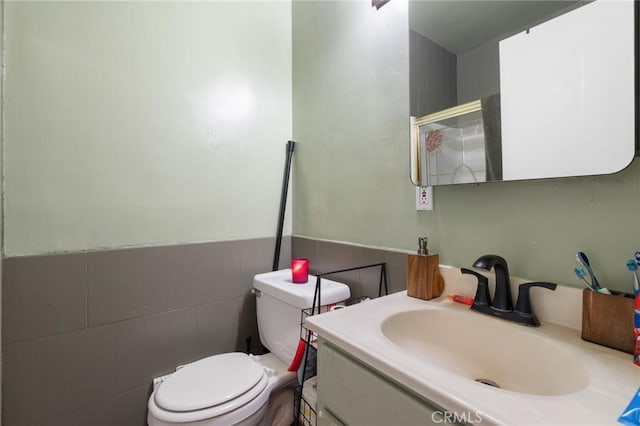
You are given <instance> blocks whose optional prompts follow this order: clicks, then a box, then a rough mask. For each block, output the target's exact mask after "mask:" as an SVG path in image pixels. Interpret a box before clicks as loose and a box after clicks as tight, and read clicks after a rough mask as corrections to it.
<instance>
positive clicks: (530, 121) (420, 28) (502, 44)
mask: <svg viewBox="0 0 640 426" xmlns="http://www.w3.org/2000/svg"><path fill="white" fill-rule="evenodd" d="M550 18H552V19H550ZM409 20H410V44H409V45H410V61H411V63H410V89H411V94H410V101H411V106H410V112H411V116H412V143H411V180H412V181H413V183H414V184H416V185H422V186H433V185H443V184H452V183H470V182H485V181H499V180H517V179H537V178H551V177H564V176H582V175H593V174H603V173H613V172H616V171H619V170H621V169H623V168H624V167H626V166H627V165H628V164H629V163H630V161H631V160H632V159H633V156H634V153H635V120H636V119H635V98H634V92H635V91H634V87H635V80H634V79H635V72H636V71H635V65H634V43H633V40H634V32H635V31H636V30H635V29H634V5H633V2H632V1H630V0H628V1H616V2H604V1H603V0H597V1H596V2H593V3H589V2H575V1H519V0H515V1H413V0H410V1H409ZM470 108H471V109H473V108H476V109H475V110H470ZM613 123H615V125H614V124H613Z"/></svg>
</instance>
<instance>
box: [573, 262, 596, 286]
mask: <svg viewBox="0 0 640 426" xmlns="http://www.w3.org/2000/svg"><path fill="white" fill-rule="evenodd" d="M573 272H575V273H576V276H577V277H578V278H580V281H582V283H583V284H584V285H585V287H587V288H588V289H589V290H591V291H596V290H595V289H594V288H593V287H591V284H589V282H588V281H587V279H586V278H585V277H586V276H587V274H585V273H584V269H582V268H575V269H574V270H573Z"/></svg>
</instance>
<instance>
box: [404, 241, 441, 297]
mask: <svg viewBox="0 0 640 426" xmlns="http://www.w3.org/2000/svg"><path fill="white" fill-rule="evenodd" d="M443 290H444V279H443V278H442V276H441V275H440V259H439V257H438V255H437V254H429V250H428V248H427V238H426V237H420V238H418V253H417V254H409V255H408V256H407V295H408V296H410V297H416V298H418V299H424V300H429V299H435V298H436V297H439V296H440V295H441V294H442V291H443Z"/></svg>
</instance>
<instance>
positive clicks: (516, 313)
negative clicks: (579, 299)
mask: <svg viewBox="0 0 640 426" xmlns="http://www.w3.org/2000/svg"><path fill="white" fill-rule="evenodd" d="M473 266H474V268H480V269H484V270H487V271H489V270H491V268H493V270H494V272H495V276H496V290H495V293H494V297H493V301H492V300H491V296H490V294H489V287H488V279H487V277H485V276H484V275H482V274H480V273H478V272H475V271H472V270H470V269H466V268H461V269H460V272H462V273H463V274H470V275H474V276H475V277H476V278H477V279H478V288H477V290H476V296H475V298H474V300H473V304H472V305H471V309H473V310H474V311H478V312H482V313H483V314H488V315H492V316H495V317H498V318H502V319H506V320H508V321H513V322H516V323H518V324H524V325H530V326H533V327H537V326H539V325H540V321H539V320H538V318H537V317H536V315H535V313H534V312H533V308H532V307H531V302H530V298H529V290H530V289H531V287H543V288H547V289H549V290H555V289H556V287H557V284H555V283H548V282H533V283H525V284H520V286H519V287H518V300H517V302H516V306H515V308H514V307H513V299H512V298H511V283H510V281H509V268H508V267H507V261H506V260H504V258H502V257H500V256H497V255H495V254H489V255H485V256H482V257H480V258H479V259H478V260H476V261H475V262H474V263H473Z"/></svg>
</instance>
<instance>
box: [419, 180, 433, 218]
mask: <svg viewBox="0 0 640 426" xmlns="http://www.w3.org/2000/svg"><path fill="white" fill-rule="evenodd" d="M416 210H426V211H430V212H432V211H433V186H416Z"/></svg>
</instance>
